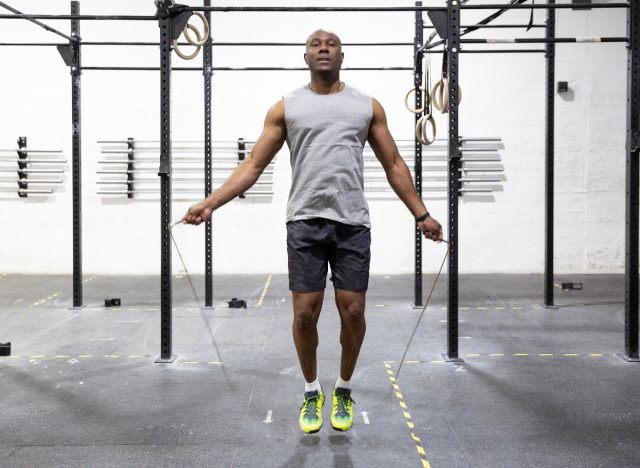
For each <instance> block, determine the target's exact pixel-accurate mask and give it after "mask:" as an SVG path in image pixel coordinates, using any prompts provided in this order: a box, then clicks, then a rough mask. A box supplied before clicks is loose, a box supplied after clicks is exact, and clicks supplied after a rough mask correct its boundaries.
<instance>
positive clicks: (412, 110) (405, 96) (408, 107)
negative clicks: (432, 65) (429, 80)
mask: <svg viewBox="0 0 640 468" xmlns="http://www.w3.org/2000/svg"><path fill="white" fill-rule="evenodd" d="M416 89H419V90H420V91H427V90H426V89H425V87H424V86H419V87H418V88H415V87H414V88H411V89H410V90H409V91H407V94H405V95H404V106H405V107H406V108H407V109H409V112H413V113H414V114H422V113H423V112H424V107H425V106H424V105H423V106H422V107H421V108H420V109H414V108H413V107H411V106H410V105H409V96H411V93H413V92H414V91H416Z"/></svg>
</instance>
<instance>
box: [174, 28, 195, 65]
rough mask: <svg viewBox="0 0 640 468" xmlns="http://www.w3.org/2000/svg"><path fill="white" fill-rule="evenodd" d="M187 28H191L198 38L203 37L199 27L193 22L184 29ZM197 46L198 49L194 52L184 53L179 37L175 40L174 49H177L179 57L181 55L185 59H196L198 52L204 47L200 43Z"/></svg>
mask: <svg viewBox="0 0 640 468" xmlns="http://www.w3.org/2000/svg"><path fill="white" fill-rule="evenodd" d="M187 28H188V29H191V30H192V31H193V32H194V33H195V34H196V37H197V38H198V40H200V39H201V36H200V31H198V28H196V27H195V26H193V25H191V24H187V25H186V26H185V27H184V30H185V31H186V30H187ZM195 47H196V50H195V51H194V52H193V54H191V55H187V54H185V53H183V52H182V51H181V50H180V48H179V47H178V40H177V39H174V40H173V49H174V50H175V51H176V54H178V57H180V58H181V59H183V60H192V59H194V58H196V57H197V56H198V54H199V53H200V49H202V46H201V45H199V46H195Z"/></svg>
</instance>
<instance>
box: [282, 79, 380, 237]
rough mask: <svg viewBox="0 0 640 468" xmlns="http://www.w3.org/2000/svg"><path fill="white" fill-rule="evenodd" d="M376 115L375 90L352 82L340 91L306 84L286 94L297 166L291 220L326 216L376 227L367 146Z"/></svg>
mask: <svg viewBox="0 0 640 468" xmlns="http://www.w3.org/2000/svg"><path fill="white" fill-rule="evenodd" d="M372 116H373V100H372V98H371V96H367V95H366V94H364V93H362V92H361V91H359V90H357V89H355V88H352V87H351V86H348V85H345V87H344V89H343V90H342V91H341V92H339V93H334V94H316V93H314V92H313V91H311V89H309V86H308V85H305V86H302V87H300V88H298V89H295V90H294V91H292V92H291V93H289V94H287V95H286V96H284V119H285V124H286V130H287V145H288V146H289V150H290V151H291V169H292V171H293V175H292V183H291V191H290V192H289V202H288V204H287V222H289V221H296V220H300V219H309V218H325V219H331V220H334V221H338V222H341V223H344V224H352V225H359V226H366V227H371V223H370V221H369V206H368V205H367V201H366V199H365V196H364V175H363V170H364V162H363V159H362V148H363V147H364V144H365V142H366V140H367V135H368V134H369V124H370V123H371V118H372Z"/></svg>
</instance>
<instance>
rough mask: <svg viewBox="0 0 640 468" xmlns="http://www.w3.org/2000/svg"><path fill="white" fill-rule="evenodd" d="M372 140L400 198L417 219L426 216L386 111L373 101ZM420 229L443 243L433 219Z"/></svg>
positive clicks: (420, 224)
mask: <svg viewBox="0 0 640 468" xmlns="http://www.w3.org/2000/svg"><path fill="white" fill-rule="evenodd" d="M368 140H369V145H371V148H372V149H373V151H374V153H375V154H376V157H377V158H378V160H379V161H380V163H381V164H382V167H383V168H384V171H385V173H386V174H387V180H388V181H389V185H391V188H392V189H393V191H394V192H395V193H396V195H398V197H399V198H400V200H402V202H403V203H404V204H405V205H406V207H407V208H408V209H409V211H410V212H411V214H412V215H413V216H414V217H418V216H422V215H423V214H425V213H426V212H427V208H426V207H425V206H424V203H423V202H422V199H421V198H420V196H419V195H418V192H417V191H416V188H415V186H414V185H413V180H412V179H411V172H409V168H408V167H407V164H406V163H405V162H404V160H403V159H402V156H400V152H399V151H398V147H397V146H396V143H395V141H394V140H393V137H392V136H391V132H389V127H388V126H387V116H386V115H385V112H384V109H383V108H382V105H381V104H380V103H379V102H378V101H376V100H375V99H374V100H373V118H372V120H371V125H370V126H369V136H368ZM419 226H420V228H421V229H422V231H423V232H424V233H425V235H426V236H427V237H428V238H430V239H434V240H442V227H441V226H440V223H438V222H437V221H436V220H435V219H433V218H432V217H429V218H427V219H426V220H425V221H423V222H420V223H419Z"/></svg>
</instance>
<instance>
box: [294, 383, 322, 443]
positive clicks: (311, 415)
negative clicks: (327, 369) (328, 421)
mask: <svg viewBox="0 0 640 468" xmlns="http://www.w3.org/2000/svg"><path fill="white" fill-rule="evenodd" d="M323 403H324V393H322V390H320V391H318V390H314V391H313V392H305V394H304V401H303V402H302V406H301V407H300V419H299V420H298V422H299V423H300V429H302V431H303V432H306V433H307V434H313V433H314V432H318V431H319V430H320V428H321V427H322V405H323Z"/></svg>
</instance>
